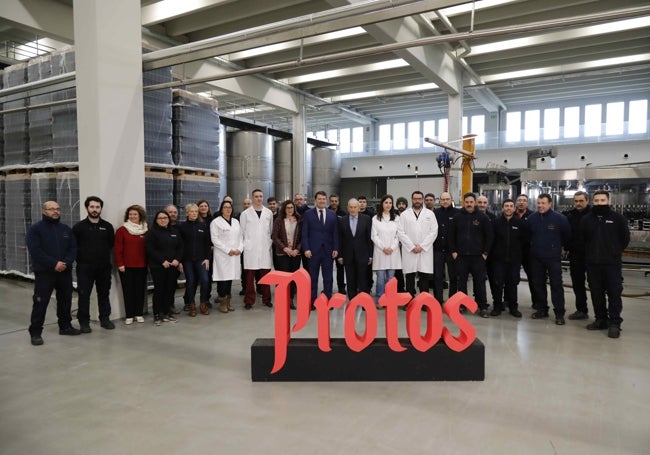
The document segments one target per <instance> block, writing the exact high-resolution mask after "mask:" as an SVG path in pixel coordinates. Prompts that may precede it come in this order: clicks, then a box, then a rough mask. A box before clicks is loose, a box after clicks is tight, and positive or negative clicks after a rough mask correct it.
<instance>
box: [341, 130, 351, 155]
mask: <svg viewBox="0 0 650 455" xmlns="http://www.w3.org/2000/svg"><path fill="white" fill-rule="evenodd" d="M340 134H341V142H340V143H339V147H340V149H341V153H350V128H343V129H341V131H340Z"/></svg>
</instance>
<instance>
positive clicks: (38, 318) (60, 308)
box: [29, 269, 72, 336]
mask: <svg viewBox="0 0 650 455" xmlns="http://www.w3.org/2000/svg"><path fill="white" fill-rule="evenodd" d="M54 290H56V316H57V319H58V322H59V328H60V329H67V328H68V327H70V326H71V324H70V321H72V316H71V315H70V308H71V306H72V271H71V270H69V269H68V270H66V271H64V272H55V271H51V272H50V271H47V272H34V296H33V297H32V300H33V305H32V316H31V323H30V325H29V334H30V335H31V336H40V335H41V334H42V333H43V324H44V323H45V313H46V312H47V306H48V304H49V303H50V297H51V296H52V292H53V291H54Z"/></svg>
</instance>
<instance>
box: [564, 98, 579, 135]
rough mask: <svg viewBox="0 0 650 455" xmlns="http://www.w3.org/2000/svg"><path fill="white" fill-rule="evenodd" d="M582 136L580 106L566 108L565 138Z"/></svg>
mask: <svg viewBox="0 0 650 455" xmlns="http://www.w3.org/2000/svg"><path fill="white" fill-rule="evenodd" d="M578 136H580V108H579V107H578V106H573V107H565V108H564V137H578Z"/></svg>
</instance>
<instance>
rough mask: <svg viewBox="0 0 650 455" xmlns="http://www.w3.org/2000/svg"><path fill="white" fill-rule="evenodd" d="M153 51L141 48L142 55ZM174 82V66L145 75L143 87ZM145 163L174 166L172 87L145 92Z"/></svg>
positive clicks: (143, 98)
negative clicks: (172, 68)
mask: <svg viewBox="0 0 650 455" xmlns="http://www.w3.org/2000/svg"><path fill="white" fill-rule="evenodd" d="M151 50H152V49H145V48H143V49H142V53H148V52H151ZM171 81H172V70H171V67H167V68H159V69H156V70H152V71H145V72H144V73H142V85H143V86H144V87H146V86H148V85H155V84H162V83H165V82H171ZM142 101H143V109H144V162H145V163H147V165H149V164H164V165H172V164H174V163H173V161H172V90H171V88H166V89H160V90H151V91H145V92H143V97H142Z"/></svg>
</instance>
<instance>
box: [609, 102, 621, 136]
mask: <svg viewBox="0 0 650 455" xmlns="http://www.w3.org/2000/svg"><path fill="white" fill-rule="evenodd" d="M624 116H625V103H624V102H622V101H621V102H618V103H607V112H606V113H605V134H606V135H607V136H612V135H616V134H623V133H624V132H625V118H624Z"/></svg>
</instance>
